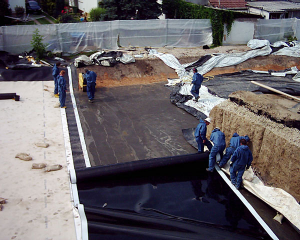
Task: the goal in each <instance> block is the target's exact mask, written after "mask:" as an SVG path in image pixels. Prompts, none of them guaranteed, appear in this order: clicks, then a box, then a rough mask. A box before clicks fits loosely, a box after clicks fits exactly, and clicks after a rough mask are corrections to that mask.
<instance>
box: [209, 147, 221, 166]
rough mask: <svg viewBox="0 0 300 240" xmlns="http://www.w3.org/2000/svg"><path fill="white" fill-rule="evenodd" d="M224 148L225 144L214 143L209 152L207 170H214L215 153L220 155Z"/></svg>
mask: <svg viewBox="0 0 300 240" xmlns="http://www.w3.org/2000/svg"><path fill="white" fill-rule="evenodd" d="M224 149H225V145H220V146H218V145H215V146H213V147H212V149H211V150H210V154H209V163H208V169H209V171H213V170H214V167H215V164H216V157H217V154H218V153H220V154H221V155H222V153H223V151H224Z"/></svg>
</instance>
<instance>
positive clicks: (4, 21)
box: [0, 0, 11, 26]
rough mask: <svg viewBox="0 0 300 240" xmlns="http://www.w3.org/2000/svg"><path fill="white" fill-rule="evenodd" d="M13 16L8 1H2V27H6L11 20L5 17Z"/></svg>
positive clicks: (0, 23) (0, 6)
mask: <svg viewBox="0 0 300 240" xmlns="http://www.w3.org/2000/svg"><path fill="white" fill-rule="evenodd" d="M10 15H11V9H10V8H9V4H8V3H7V1H6V0H0V25H1V26H3V25H6V24H8V23H10V20H9V18H6V17H4V16H10Z"/></svg>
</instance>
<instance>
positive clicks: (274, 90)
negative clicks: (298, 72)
mask: <svg viewBox="0 0 300 240" xmlns="http://www.w3.org/2000/svg"><path fill="white" fill-rule="evenodd" d="M251 82H252V83H253V84H256V85H258V86H260V87H263V88H266V89H268V90H270V91H273V92H276V93H279V94H281V95H284V96H286V97H289V98H292V99H293V100H296V101H299V102H300V98H297V97H294V96H292V95H290V94H287V93H284V92H282V91H280V90H277V89H275V88H272V87H268V86H266V85H264V84H261V83H258V82H255V81H251Z"/></svg>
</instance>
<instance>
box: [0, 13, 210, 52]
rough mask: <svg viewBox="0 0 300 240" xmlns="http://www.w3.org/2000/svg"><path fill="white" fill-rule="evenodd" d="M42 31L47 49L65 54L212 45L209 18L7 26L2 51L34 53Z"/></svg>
mask: <svg viewBox="0 0 300 240" xmlns="http://www.w3.org/2000/svg"><path fill="white" fill-rule="evenodd" d="M36 29H38V30H39V34H40V35H42V36H43V43H44V44H46V45H47V50H49V51H54V52H63V53H77V52H82V51H96V50H99V49H111V50H113V49H117V48H118V46H120V45H121V46H122V47H128V46H142V47H144V46H151V47H163V46H173V47H199V46H204V45H210V44H212V30H211V24H210V20H209V19H165V20H159V19H154V20H116V21H101V22H85V23H65V24H48V25H38V26H37V25H26V26H3V27H1V28H0V34H1V36H2V37H1V38H0V50H5V51H8V52H10V53H21V52H24V51H30V50H31V49H32V46H31V44H30V41H31V40H32V35H33V32H34V31H35V30H36Z"/></svg>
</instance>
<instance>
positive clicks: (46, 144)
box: [35, 143, 49, 148]
mask: <svg viewBox="0 0 300 240" xmlns="http://www.w3.org/2000/svg"><path fill="white" fill-rule="evenodd" d="M35 146H37V147H41V148H47V147H49V144H48V143H36V144H35Z"/></svg>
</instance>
